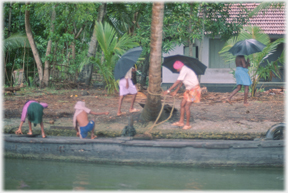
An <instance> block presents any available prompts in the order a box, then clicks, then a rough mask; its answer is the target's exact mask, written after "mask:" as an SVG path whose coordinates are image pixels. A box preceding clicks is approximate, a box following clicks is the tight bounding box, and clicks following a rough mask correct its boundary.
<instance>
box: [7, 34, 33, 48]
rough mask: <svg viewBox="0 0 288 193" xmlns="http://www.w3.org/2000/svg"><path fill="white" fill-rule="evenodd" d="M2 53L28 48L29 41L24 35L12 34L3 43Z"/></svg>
mask: <svg viewBox="0 0 288 193" xmlns="http://www.w3.org/2000/svg"><path fill="white" fill-rule="evenodd" d="M3 45H4V52H6V51H12V50H13V49H17V48H30V44H29V41H28V39H27V36H26V35H23V34H21V33H16V34H12V35H11V36H10V37H8V38H7V39H4V41H3Z"/></svg>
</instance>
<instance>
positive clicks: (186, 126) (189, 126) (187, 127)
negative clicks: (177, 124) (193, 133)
mask: <svg viewBox="0 0 288 193" xmlns="http://www.w3.org/2000/svg"><path fill="white" fill-rule="evenodd" d="M191 128H192V126H191V125H185V126H184V127H183V128H182V129H184V130H186V129H191Z"/></svg>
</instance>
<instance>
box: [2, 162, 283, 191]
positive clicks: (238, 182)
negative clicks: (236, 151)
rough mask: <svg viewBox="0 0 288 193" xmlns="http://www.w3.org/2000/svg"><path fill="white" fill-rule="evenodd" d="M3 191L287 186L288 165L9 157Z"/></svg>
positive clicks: (225, 188) (271, 188) (262, 188)
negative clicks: (111, 162) (138, 163)
mask: <svg viewBox="0 0 288 193" xmlns="http://www.w3.org/2000/svg"><path fill="white" fill-rule="evenodd" d="M3 167H4V170H2V171H3V172H4V174H3V177H4V181H3V188H4V190H68V191H69V190H113V191H115V190H149V191H150V190H173V191H175V190H216V191H219V190H284V183H285V180H284V169H283V168H247V167H244V168H242V167H235V168H232V167H229V168H195V167H158V166H157V167H154V166H129V165H105V164H94V163H83V162H81V163H75V162H59V161H44V160H27V159H11V158H5V159H4V163H3Z"/></svg>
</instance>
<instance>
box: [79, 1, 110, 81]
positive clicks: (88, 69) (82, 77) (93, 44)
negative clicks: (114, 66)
mask: <svg viewBox="0 0 288 193" xmlns="http://www.w3.org/2000/svg"><path fill="white" fill-rule="evenodd" d="M105 10H106V3H102V4H101V5H100V7H99V9H98V17H97V22H101V21H102V20H103V17H104V14H105ZM95 24H96V22H95ZM96 51H97V38H96V33H95V28H94V31H93V35H92V37H91V41H90V44H89V50H88V54H87V57H88V58H90V57H95V55H96ZM88 61H89V60H88ZM92 72H93V64H92V63H90V62H88V64H85V65H84V66H83V68H82V71H81V72H80V74H79V77H78V82H85V85H86V86H89V85H90V82H91V78H92Z"/></svg>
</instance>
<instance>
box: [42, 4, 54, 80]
mask: <svg viewBox="0 0 288 193" xmlns="http://www.w3.org/2000/svg"><path fill="white" fill-rule="evenodd" d="M55 18H56V11H55V6H54V5H53V7H52V15H51V29H50V31H51V32H53V31H54V23H53V22H54V20H55ZM51 48H52V40H51V39H50V40H49V41H48V45H47V49H46V57H48V56H49V55H50V53H51ZM49 69H50V61H49V60H48V59H47V60H46V61H45V64H44V77H43V83H44V86H48V84H49V76H50V75H49V74H50V73H49Z"/></svg>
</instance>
